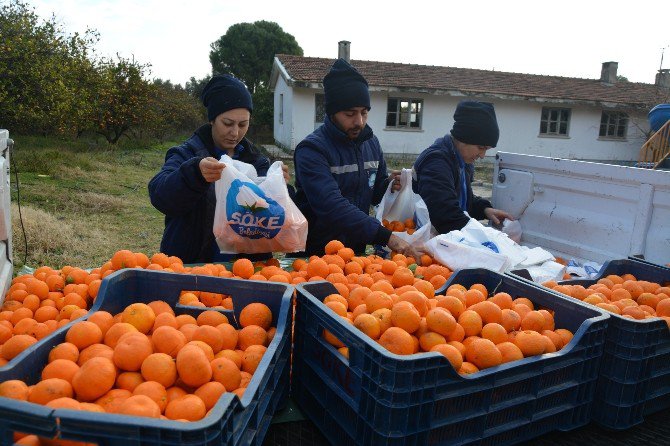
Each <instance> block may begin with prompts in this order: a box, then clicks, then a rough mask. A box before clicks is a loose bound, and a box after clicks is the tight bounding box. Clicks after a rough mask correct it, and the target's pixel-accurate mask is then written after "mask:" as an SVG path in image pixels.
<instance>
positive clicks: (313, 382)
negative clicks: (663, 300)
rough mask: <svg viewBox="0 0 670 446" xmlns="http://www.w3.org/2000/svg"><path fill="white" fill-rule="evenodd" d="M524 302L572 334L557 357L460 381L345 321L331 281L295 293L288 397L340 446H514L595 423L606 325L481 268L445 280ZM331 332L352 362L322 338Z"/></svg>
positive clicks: (439, 365) (596, 313)
mask: <svg viewBox="0 0 670 446" xmlns="http://www.w3.org/2000/svg"><path fill="white" fill-rule="evenodd" d="M448 283H449V284H451V283H460V284H463V285H464V286H467V287H469V286H470V285H472V284H474V283H482V284H484V285H485V286H486V287H487V289H488V290H490V291H492V290H495V291H496V292H503V291H504V292H507V293H509V294H510V295H512V296H514V297H519V296H524V297H527V298H529V299H530V300H531V301H533V302H534V303H535V304H536V305H537V306H541V307H544V308H548V309H551V310H554V311H555V321H556V326H557V327H564V328H568V329H569V330H571V331H573V332H574V333H575V336H574V338H573V340H572V341H571V342H570V344H568V345H567V346H566V347H565V348H563V349H562V350H560V351H559V352H556V353H549V354H544V355H541V356H537V357H533V358H526V359H523V360H521V361H517V362H512V363H507V364H503V365H501V366H498V367H493V368H490V369H486V370H483V371H481V372H479V373H477V374H474V375H469V376H461V375H459V374H458V373H457V372H456V371H455V370H454V369H453V367H452V366H451V364H450V363H449V362H448V361H447V360H446V358H444V357H443V356H442V355H440V354H438V353H419V354H414V355H409V356H400V355H395V354H393V353H390V352H388V351H387V350H386V349H384V348H383V347H381V346H380V345H379V344H378V343H377V342H375V341H373V340H372V339H370V338H369V337H368V336H366V335H364V334H363V333H361V332H360V331H358V330H357V329H356V328H354V327H353V326H351V325H349V324H346V323H343V322H341V320H340V318H339V317H337V316H336V315H335V314H334V313H333V312H332V311H331V310H330V309H328V307H326V306H325V305H323V303H322V302H321V301H322V299H323V298H324V297H325V296H327V295H328V294H330V293H333V292H336V291H335V288H334V287H333V286H332V285H331V284H329V283H327V282H313V283H303V284H299V285H298V286H297V287H296V290H297V304H296V317H295V320H296V322H295V341H294V342H295V344H294V356H293V358H294V359H293V361H294V364H293V386H292V390H291V392H292V396H293V398H294V400H295V401H296V402H297V403H298V404H299V405H300V407H301V410H302V412H303V413H304V414H305V415H306V416H308V417H309V418H310V419H311V420H312V421H313V422H314V423H315V424H316V425H317V427H318V428H319V429H320V430H321V432H322V433H323V434H324V435H325V436H326V438H327V439H328V440H329V441H330V442H331V443H332V444H334V445H344V444H358V445H363V444H365V445H370V444H374V445H410V444H411V445H413V444H435V445H439V444H444V445H447V444H448V445H462V444H478V445H483V444H492V445H493V444H495V445H503V444H513V443H517V442H520V441H524V440H527V439H530V438H534V437H536V436H539V435H541V434H543V433H545V432H549V431H552V430H556V429H559V430H571V429H574V428H576V427H579V426H582V425H584V424H586V423H588V421H589V416H590V412H591V404H592V401H593V397H594V393H595V384H596V379H597V376H598V367H599V365H600V358H601V356H602V350H603V342H604V331H605V328H606V325H607V320H608V319H609V316H608V315H606V314H605V313H604V312H602V311H600V310H597V309H593V308H591V307H588V306H586V305H582V304H581V303H579V302H573V301H571V300H569V299H565V298H556V296H555V295H553V294H551V293H548V292H545V291H543V290H541V289H539V288H538V287H535V286H533V285H531V284H529V283H527V282H524V281H521V280H519V279H516V278H514V277H511V276H504V275H500V274H497V273H495V272H492V271H489V270H485V269H471V270H460V271H458V272H456V273H454V274H453V275H452V276H451V277H450V278H449V281H448ZM323 330H329V331H330V332H331V333H332V334H333V335H335V336H336V337H337V338H339V339H340V340H341V341H342V342H343V343H344V344H345V345H346V346H347V347H348V348H349V360H347V359H346V358H344V357H343V356H342V355H340V354H339V353H338V352H337V350H336V349H335V348H334V347H333V346H332V345H330V344H329V343H328V342H326V341H325V340H324V339H323V336H322V333H323Z"/></svg>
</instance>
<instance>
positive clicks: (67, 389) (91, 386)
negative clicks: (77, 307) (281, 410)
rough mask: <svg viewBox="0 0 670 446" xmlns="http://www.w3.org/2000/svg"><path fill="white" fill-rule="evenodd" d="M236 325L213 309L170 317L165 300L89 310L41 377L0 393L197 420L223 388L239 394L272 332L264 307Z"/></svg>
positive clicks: (54, 404) (249, 309)
mask: <svg viewBox="0 0 670 446" xmlns="http://www.w3.org/2000/svg"><path fill="white" fill-rule="evenodd" d="M239 319H240V320H239V322H240V325H241V327H242V328H240V329H236V328H235V327H233V326H232V325H230V324H229V323H228V319H227V318H226V316H225V315H224V314H222V313H220V312H218V311H214V310H204V311H202V312H201V313H200V314H199V315H198V317H197V318H195V317H193V316H191V315H188V314H180V315H175V313H174V311H173V310H172V308H171V307H170V305H168V304H167V303H166V302H164V301H154V302H151V303H149V304H142V303H133V304H130V305H128V306H127V307H126V308H125V309H124V311H123V312H121V313H119V314H117V315H112V314H110V313H108V312H106V311H97V312H95V313H93V314H92V315H91V316H90V317H89V318H88V320H85V321H80V322H76V323H75V324H73V325H72V326H71V327H70V329H69V330H68V331H67V333H66V335H65V342H63V343H61V344H58V345H56V346H55V347H54V348H53V349H52V350H51V352H50V354H49V359H48V364H46V366H45V367H44V368H43V369H42V374H41V380H40V381H38V382H37V383H35V384H34V385H30V386H29V385H27V384H26V383H25V382H23V381H20V380H10V381H5V382H2V383H0V396H2V397H6V398H14V399H17V400H25V401H30V402H33V403H37V404H43V405H46V406H48V407H51V408H54V409H55V408H67V409H76V410H86V411H93V412H109V413H117V414H126V415H133V416H145V417H153V418H164V419H171V420H179V421H196V420H200V419H202V418H204V417H205V416H206V415H207V412H208V411H209V410H210V409H211V408H212V407H213V406H214V405H215V404H216V402H217V400H218V399H219V397H220V396H221V395H222V394H223V393H224V392H233V393H235V394H237V395H238V396H240V397H241V396H242V395H243V394H244V391H245V389H246V387H247V385H248V384H249V382H250V380H251V378H252V376H253V374H254V372H255V371H256V369H257V367H258V365H259V363H260V361H261V359H262V357H263V355H264V353H265V352H266V350H267V345H268V344H269V343H270V342H271V340H272V338H273V337H274V334H275V330H276V329H275V328H274V327H272V326H271V324H272V312H271V310H270V308H268V307H267V306H266V305H265V304H262V303H252V304H249V305H247V306H246V307H244V308H243V309H242V311H241V313H240V318H239Z"/></svg>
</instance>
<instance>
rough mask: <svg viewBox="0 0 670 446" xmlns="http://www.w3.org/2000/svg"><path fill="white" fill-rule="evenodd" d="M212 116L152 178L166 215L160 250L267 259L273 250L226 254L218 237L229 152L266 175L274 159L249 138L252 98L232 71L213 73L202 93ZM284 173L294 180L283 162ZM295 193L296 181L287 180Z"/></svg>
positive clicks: (201, 258)
mask: <svg viewBox="0 0 670 446" xmlns="http://www.w3.org/2000/svg"><path fill="white" fill-rule="evenodd" d="M200 99H201V100H202V104H203V105H204V106H205V107H206V108H207V119H208V121H209V122H207V123H206V124H203V125H202V126H200V127H199V128H198V129H197V130H196V131H195V133H193V135H192V136H191V137H190V138H189V139H188V140H186V141H185V142H184V143H182V144H181V145H178V146H176V147H172V148H171V149H169V150H168V151H167V153H166V155H165V163H164V164H163V167H162V168H161V170H160V171H159V172H158V173H157V174H156V175H155V176H154V177H153V178H152V179H151V181H150V182H149V198H150V200H151V204H152V205H153V206H154V207H155V208H156V209H158V210H159V211H160V212H162V213H163V214H164V215H165V230H164V231H163V239H162V241H161V246H160V250H161V252H163V253H165V254H167V255H171V256H177V257H179V258H181V260H182V261H183V262H184V263H210V262H223V261H231V260H234V259H235V258H237V257H247V258H249V259H252V260H263V259H267V258H269V257H271V255H272V253H266V254H253V255H252V254H244V253H240V254H239V255H237V256H231V255H227V254H221V253H220V250H219V249H218V246H217V244H216V240H215V238H214V231H213V226H214V210H215V208H216V195H215V192H214V183H215V182H216V180H218V179H219V178H221V172H222V171H223V169H224V168H225V165H224V164H222V163H220V162H219V159H220V158H221V156H223V155H224V154H226V155H228V156H230V157H231V158H233V159H235V160H239V161H242V162H245V163H247V164H251V165H252V166H254V168H255V169H256V173H257V174H258V176H265V175H266V174H267V170H268V168H269V167H270V160H269V159H268V157H266V156H264V155H263V154H262V153H261V152H260V150H259V149H258V148H256V147H255V146H254V145H253V144H252V143H251V141H249V140H248V139H247V138H246V134H247V131H248V130H249V124H250V122H251V113H252V112H253V101H252V99H251V93H249V90H248V89H247V87H246V86H245V85H244V83H243V82H242V81H240V80H239V79H236V78H235V77H233V76H230V75H228V74H224V75H220V74H217V75H214V76H212V78H211V79H210V80H209V82H207V84H206V85H205V88H204V89H203V91H202V94H201V95H200ZM284 178H285V180H286V182H287V183H288V181H289V180H290V178H289V174H288V168H287V166H286V165H284ZM287 187H288V188H289V194H290V195H293V194H294V190H293V186H290V185H289V186H287Z"/></svg>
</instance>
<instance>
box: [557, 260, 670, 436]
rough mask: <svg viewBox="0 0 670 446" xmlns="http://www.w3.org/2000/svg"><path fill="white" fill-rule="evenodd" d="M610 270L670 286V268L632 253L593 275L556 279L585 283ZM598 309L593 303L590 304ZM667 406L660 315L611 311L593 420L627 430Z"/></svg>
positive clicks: (669, 365)
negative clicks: (639, 316)
mask: <svg viewBox="0 0 670 446" xmlns="http://www.w3.org/2000/svg"><path fill="white" fill-rule="evenodd" d="M610 274H616V275H619V276H621V275H623V274H632V275H634V276H635V277H636V278H637V279H638V280H647V281H650V282H657V283H659V284H660V285H661V286H670V268H667V267H663V266H660V265H654V264H653V263H648V262H644V261H640V260H636V259H633V258H629V259H622V260H611V261H609V262H606V263H605V264H604V265H603V266H602V268H601V270H600V272H599V273H598V276H597V277H595V278H593V279H588V280H583V279H577V280H569V281H563V282H559V284H570V285H582V286H584V287H586V288H588V287H589V286H590V285H592V284H594V283H596V282H597V281H598V280H600V279H601V278H603V277H607V276H608V275H610ZM593 308H596V307H593ZM668 407H670V330H669V329H668V324H667V323H666V322H665V321H664V320H663V319H660V318H652V319H643V320H632V319H628V318H624V317H622V316H619V315H617V314H611V317H610V320H609V323H608V327H607V331H606V332H605V348H604V353H603V360H602V365H601V367H600V376H599V378H598V387H597V391H596V399H595V404H594V405H593V419H594V421H596V422H597V423H599V424H601V425H602V426H604V427H607V428H610V429H627V428H629V427H632V426H635V425H636V424H639V423H642V422H643V421H644V416H645V415H650V414H652V413H655V412H658V411H660V410H662V409H666V408H668Z"/></svg>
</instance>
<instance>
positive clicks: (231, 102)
mask: <svg viewBox="0 0 670 446" xmlns="http://www.w3.org/2000/svg"><path fill="white" fill-rule="evenodd" d="M200 99H201V100H202V104H203V105H204V106H205V107H207V119H209V120H210V121H214V120H215V119H216V117H217V116H219V115H220V114H221V113H223V112H227V111H228V110H232V109H234V108H246V109H247V110H249V112H250V113H251V112H252V111H253V108H254V105H253V102H252V101H251V94H250V93H249V90H247V87H246V86H245V85H244V84H243V83H242V82H241V81H240V80H238V79H235V78H234V77H233V76H231V75H229V74H223V75H222V74H217V75H215V76H213V77H212V78H211V79H210V80H209V82H207V85H205V88H204V89H203V90H202V94H201V95H200Z"/></svg>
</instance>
